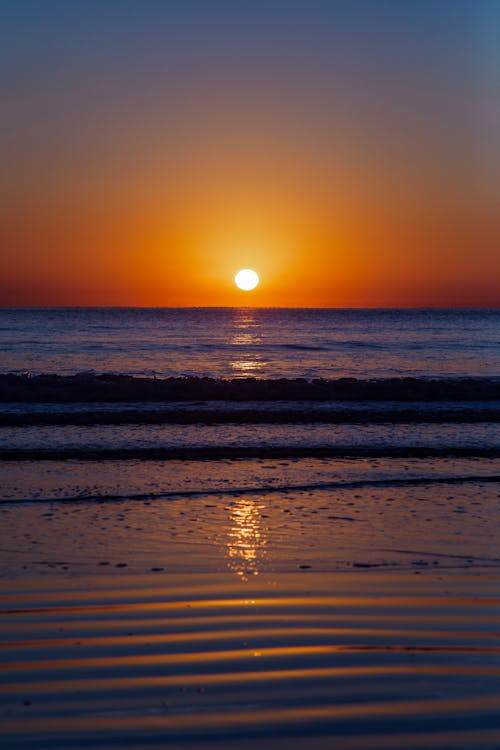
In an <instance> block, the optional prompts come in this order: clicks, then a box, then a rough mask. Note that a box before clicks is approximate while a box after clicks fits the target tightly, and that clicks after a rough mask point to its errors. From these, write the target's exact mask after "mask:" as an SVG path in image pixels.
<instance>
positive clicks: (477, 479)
mask: <svg viewBox="0 0 500 750" xmlns="http://www.w3.org/2000/svg"><path fill="white" fill-rule="evenodd" d="M473 483H476V484H477V483H478V484H499V483H500V474H469V475H462V476H432V475H430V476H420V477H405V478H402V479H398V478H396V479H355V480H343V481H342V480H341V481H330V482H305V483H300V484H290V483H286V484H278V485H277V484H260V485H254V486H251V487H248V486H246V485H245V486H242V487H227V488H217V489H215V488H212V487H211V488H209V489H208V488H204V489H201V490H185V489H182V490H166V491H165V490H164V491H160V492H136V493H134V492H127V493H125V494H118V493H113V494H105V495H103V494H99V495H96V494H78V495H71V496H56V497H42V498H40V501H41V502H44V503H51V502H57V503H61V502H65V503H66V502H67V503H70V502H86V501H89V500H97V501H99V502H102V501H104V500H106V501H116V502H121V501H123V500H169V499H179V498H186V499H189V498H197V497H206V496H207V495H210V496H217V497H227V496H233V495H238V496H240V495H255V494H266V495H269V494H280V493H283V492H314V491H318V490H353V489H362V488H367V487H368V488H369V487H388V488H389V487H421V486H428V485H436V484H439V485H457V484H473ZM32 502H36V500H35V498H33V497H23V498H16V499H14V500H13V499H9V498H5V499H0V503H15V504H16V505H17V504H19V503H32ZM337 518H338V519H339V520H340V519H341V520H343V521H353V522H355V521H357V520H358V519H356V518H354V517H352V516H338V517H337Z"/></svg>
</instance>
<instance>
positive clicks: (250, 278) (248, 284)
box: [234, 268, 259, 292]
mask: <svg viewBox="0 0 500 750" xmlns="http://www.w3.org/2000/svg"><path fill="white" fill-rule="evenodd" d="M234 283H235V284H236V286H237V287H238V289H242V290H243V291H244V292H250V291H251V290H252V289H255V287H256V286H257V285H258V283H259V276H258V274H257V273H255V271H252V269H251V268H243V269H242V270H241V271H238V273H237V274H236V276H235V277H234Z"/></svg>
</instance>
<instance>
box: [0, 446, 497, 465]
mask: <svg viewBox="0 0 500 750" xmlns="http://www.w3.org/2000/svg"><path fill="white" fill-rule="evenodd" d="M470 457H477V458H500V447H498V446H496V447H495V446H482V445H480V446H475V445H467V446H454V445H448V446H446V445H445V446H440V447H437V446H425V445H413V446H412V445H405V446H398V445H384V446H373V445H371V446H366V445H361V446H360V445H292V446H287V445H220V446H218V445H195V446H166V447H159V448H153V447H148V448H95V447H81V448H80V447H74V448H73V447H69V448H39V447H36V448H2V449H0V461H69V460H76V461H132V460H136V461H174V460H175V461H205V460H229V459H238V458H273V459H278V458H283V459H293V458H470Z"/></svg>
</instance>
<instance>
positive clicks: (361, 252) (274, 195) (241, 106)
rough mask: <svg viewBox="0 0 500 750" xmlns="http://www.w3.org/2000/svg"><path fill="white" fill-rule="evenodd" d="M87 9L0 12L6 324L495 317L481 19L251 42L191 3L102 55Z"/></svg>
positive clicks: (240, 22)
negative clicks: (30, 318)
mask: <svg viewBox="0 0 500 750" xmlns="http://www.w3.org/2000/svg"><path fill="white" fill-rule="evenodd" d="M55 5H57V3H56V4H55ZM91 5H92V8H93V11H90V12H89V14H88V16H87V17H86V18H85V19H76V18H73V17H72V13H73V12H74V13H76V14H78V11H77V10H75V11H68V17H67V18H66V19H64V18H63V19H62V20H60V19H59V17H58V19H57V20H56V19H55V17H54V18H52V19H51V18H50V17H49V18H45V17H44V18H43V19H37V23H38V26H36V27H35V26H34V25H33V24H31V26H30V25H29V21H30V20H33V19H30V18H29V11H26V10H25V11H24V15H23V13H21V11H19V12H18V11H17V10H16V8H15V6H14V5H13V6H12V9H11V13H10V15H11V18H10V21H11V24H12V26H13V28H15V29H16V30H17V32H18V33H17V37H16V36H15V34H14V33H12V34H11V35H10V36H9V37H8V38H7V36H6V40H5V41H6V45H7V46H6V51H5V50H4V53H3V54H4V55H5V56H6V58H7V62H8V63H10V67H8V68H6V69H8V70H9V71H10V72H9V73H8V75H7V80H6V95H5V97H4V101H5V102H7V105H8V107H7V110H8V111H7V126H6V128H5V131H4V133H3V135H2V139H3V147H4V148H3V153H4V154H5V155H6V158H5V164H4V173H5V174H6V175H7V179H6V180H5V184H4V186H3V190H2V195H3V198H2V207H1V214H0V241H1V247H2V255H1V258H0V304H4V305H141V306H142V305H143V306H204V305H221V306H224V305H241V304H249V305H257V306H318V307H320V306H326V307H330V306H332V307H363V306H367V307H377V306H382V307H385V306H406V307H412V306H443V307H445V306H463V307H467V306H497V305H498V304H499V302H500V262H499V260H498V257H499V246H500V243H499V238H500V220H499V213H498V206H497V192H498V191H497V188H498V184H500V182H499V180H498V177H499V176H500V166H499V164H498V160H497V161H495V159H492V158H491V153H492V152H493V149H495V148H496V149H497V151H496V153H498V145H500V144H498V141H499V140H500V139H499V137H498V134H497V131H496V129H495V128H494V123H493V121H494V112H493V110H494V108H493V107H492V106H491V98H490V95H491V90H492V89H491V88H490V87H491V86H492V81H491V80H490V77H489V69H490V68H489V65H490V63H486V62H484V61H483V52H484V50H485V49H486V50H488V49H489V46H488V40H487V37H486V36H485V35H484V28H486V27H487V25H488V23H487V22H488V18H485V13H484V12H482V10H481V7H482V4H481V3H479V5H478V6H477V10H476V11H472V10H471V8H469V9H468V10H466V8H467V6H466V5H462V4H461V3H459V4H458V6H453V7H455V9H456V12H455V15H454V16H453V22H452V23H451V22H450V18H451V16H450V17H447V16H446V13H445V11H446V8H447V7H448V4H447V3H446V2H445V3H443V4H442V6H441V9H440V10H439V11H438V10H434V11H433V10H432V4H427V3H424V4H423V5H422V6H421V10H420V11H419V10H418V8H415V7H414V6H415V4H413V5H412V4H408V3H402V5H401V8H400V10H399V11H397V12H396V11H395V9H394V8H393V9H392V10H390V9H389V6H387V7H386V4H385V3H381V5H380V8H379V12H378V14H377V15H376V17H373V18H372V17H370V13H369V12H367V11H365V13H364V14H363V13H360V12H359V11H358V12H355V11H354V10H353V9H351V10H348V9H347V8H346V7H345V6H344V5H342V4H339V5H338V6H336V7H337V10H335V9H334V6H335V4H333V5H332V4H321V8H322V11H321V13H319V14H315V15H313V14H311V13H308V12H307V7H306V4H304V5H303V6H302V5H300V4H298V5H297V6H296V5H295V4H293V7H292V6H290V11H289V18H288V21H289V24H288V26H287V27H286V28H283V27H282V25H280V23H279V20H280V19H279V17H277V18H276V25H275V27H273V17H272V13H271V15H270V17H269V18H267V23H268V26H269V24H270V25H271V28H268V27H266V30H265V33H264V30H263V29H264V27H263V26H262V25H259V24H258V23H257V22H256V16H258V15H259V12H260V11H258V10H255V11H253V12H252V11H249V10H247V11H245V13H247V15H248V13H250V17H246V16H245V15H244V13H243V11H241V14H240V15H238V14H233V15H232V16H231V14H229V15H228V7H229V6H227V4H226V3H225V2H220V3H218V4H216V5H217V8H218V9H219V10H220V17H219V18H218V19H217V18H216V19H215V20H213V19H212V20H213V27H210V26H209V27H208V28H207V23H208V22H207V19H206V18H205V16H204V15H203V11H202V8H203V6H202V5H201V4H196V3H194V4H193V2H191V0H190V2H188V5H193V8H194V11H193V8H191V10H192V11H193V12H192V13H191V14H189V13H187V11H186V12H185V11H184V10H183V6H182V5H181V4H177V3H173V4H172V9H173V8H174V7H175V12H174V10H172V12H173V18H172V17H169V19H167V18H166V17H165V15H164V13H165V12H164V10H161V8H156V6H155V8H156V10H155V13H156V15H157V17H156V18H152V17H151V18H146V17H141V22H140V23H138V22H137V19H134V18H132V17H128V16H127V12H125V13H124V14H123V17H121V20H120V22H119V29H118V32H119V33H118V32H116V37H113V36H112V35H111V37H109V36H106V31H108V32H109V33H110V34H111V31H110V29H111V28H114V26H113V27H112V24H114V23H115V22H116V18H112V17H111V16H110V17H108V16H104V17H103V15H102V13H101V15H100V16H99V13H100V11H98V10H97V8H98V5H97V4H96V5H95V6H94V5H93V4H91ZM111 5H113V4H112V3H111ZM278 5H280V3H279V2H277V3H276V5H275V6H273V7H276V8H277V7H278ZM416 5H417V6H418V4H416ZM54 7H55V6H54ZM449 7H450V9H451V7H452V6H451V5H450V6H449ZM485 7H486V6H485ZM297 8H299V10H297ZM405 8H406V10H404V9H405ZM342 9H343V10H342ZM381 9H385V10H383V11H382V10H381ZM457 9H458V11H457ZM450 12H451V10H450ZM473 12H475V13H476V15H475V16H473V17H472V18H471V15H470V14H471V13H473ZM387 13H391V14H394V13H396V17H394V16H393V15H391V16H390V19H391V23H392V25H389V26H388V25H387V23H386V22H387V20H388V17H384V14H385V15H386V16H387ZM419 13H420V15H419ZM197 14H198V15H197ZM321 14H323V16H322V15H321ZM415 14H416V16H415ZM49 15H50V14H49ZM129 15H130V14H129ZM153 15H154V14H153ZM216 15H217V13H216ZM94 16H95V17H94ZM98 16H99V17H98ZM167 20H168V23H167ZM257 20H259V19H258V18H257ZM77 21H78V23H76V22H77ZM217 21H218V23H217ZM450 23H451V26H450ZM460 23H461V24H462V26H463V28H462V26H460ZM23 24H24V25H23ZM44 24H45V25H46V27H45V26H44ZM82 24H83V25H82ZM85 24H87V26H86V25H85ZM120 24H121V26H120ZM252 24H253V25H252ZM7 27H8V24H7ZM429 28H430V29H431V30H432V31H433V33H431V34H429ZM20 29H22V30H23V32H24V35H23V34H20V33H19V30H20ZM11 31H12V29H11ZM174 32H175V34H174ZM229 32H230V34H229ZM458 32H460V33H461V36H460V34H459V33H458ZM175 35H177V36H175ZM178 35H180V37H179V38H181V39H182V40H183V41H182V43H180V42H177V41H176V40H177V38H178ZM231 35H232V36H231ZM174 37H175V38H174ZM12 39H13V40H14V41H12ZM89 39H90V41H89ZM228 40H229V41H228ZM457 40H458V41H457ZM87 45H88V48H87ZM176 45H177V46H176ZM422 45H425V47H426V55H425V60H424V59H423V58H422V54H421V53H422ZM242 267H250V268H254V269H255V270H256V271H257V272H258V273H259V275H260V278H261V284H260V286H259V287H258V289H257V290H255V291H253V292H248V293H245V292H241V291H239V290H237V289H236V287H235V286H234V283H233V277H234V274H235V273H236V271H238V270H239V269H240V268H242Z"/></svg>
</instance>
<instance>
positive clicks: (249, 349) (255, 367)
mask: <svg viewBox="0 0 500 750" xmlns="http://www.w3.org/2000/svg"><path fill="white" fill-rule="evenodd" d="M234 328H235V331H234V334H233V336H232V338H231V341H230V343H231V345H232V346H234V347H241V348H242V352H241V356H237V357H236V358H235V359H233V360H232V361H231V362H230V363H229V364H230V367H231V369H232V371H233V373H234V375H235V376H236V377H252V376H255V375H262V374H263V372H264V371H265V365H266V362H265V361H264V360H263V359H262V354H261V353H260V351H259V345H260V344H262V338H261V336H260V335H259V330H260V324H259V321H258V319H257V316H256V314H255V311H254V310H246V309H241V310H236V311H235V318H234Z"/></svg>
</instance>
